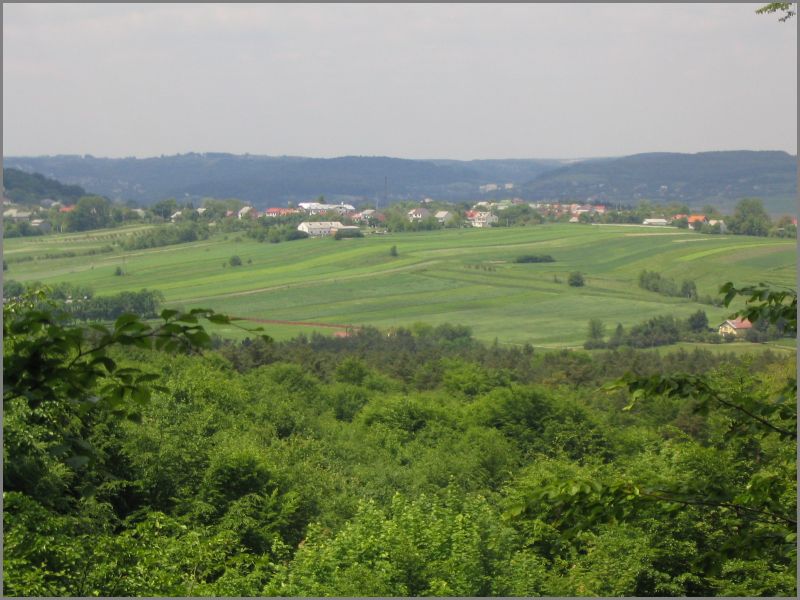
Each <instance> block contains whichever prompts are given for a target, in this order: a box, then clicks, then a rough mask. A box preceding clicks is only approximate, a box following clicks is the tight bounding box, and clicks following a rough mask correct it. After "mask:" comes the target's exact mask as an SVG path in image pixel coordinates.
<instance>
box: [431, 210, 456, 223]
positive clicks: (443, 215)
mask: <svg viewBox="0 0 800 600" xmlns="http://www.w3.org/2000/svg"><path fill="white" fill-rule="evenodd" d="M434 217H436V220H437V221H439V223H441V224H442V225H444V224H445V223H449V222H450V221H452V220H453V219H454V218H455V215H453V213H451V212H450V211H449V210H440V211H438V212H437V213H436V214H435V215H434Z"/></svg>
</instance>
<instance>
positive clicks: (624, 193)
mask: <svg viewBox="0 0 800 600" xmlns="http://www.w3.org/2000/svg"><path fill="white" fill-rule="evenodd" d="M4 160H5V163H6V165H7V166H9V167H14V168H16V169H21V170H23V171H26V172H38V173H43V174H44V175H46V176H47V177H52V178H55V179H58V180H59V181H63V182H65V183H70V184H77V185H80V186H82V187H84V188H86V189H91V190H93V191H94V192H96V193H100V194H103V195H105V196H108V197H109V198H112V199H120V200H134V201H137V202H140V203H142V204H151V203H153V202H157V201H159V200H163V199H164V198H176V199H177V200H195V201H196V200H199V199H200V198H203V197H215V198H239V199H242V200H246V201H248V202H251V203H253V204H254V205H255V206H256V207H258V208H263V207H266V206H277V205H285V204H287V203H289V202H298V201H304V200H310V199H314V198H316V197H317V196H319V195H324V196H325V197H326V198H327V199H328V200H331V201H339V200H346V201H350V202H355V203H358V202H374V201H375V200H378V201H380V202H381V203H382V202H383V199H384V181H385V180H388V196H389V201H390V202H391V201H397V200H407V199H413V200H419V199H422V198H424V197H426V196H429V197H431V198H436V199H442V200H451V201H460V200H468V201H472V200H477V199H492V198H502V197H508V196H510V195H511V196H517V197H521V198H524V199H526V200H539V199H549V200H570V201H579V202H583V201H587V200H594V201H601V202H608V203H623V204H636V203H637V202H638V201H639V200H642V199H648V200H651V201H653V202H682V203H686V204H688V205H689V206H690V207H698V208H699V207H701V206H702V205H704V204H714V205H716V206H718V207H720V208H723V209H725V210H730V209H731V208H732V207H733V206H734V205H735V203H736V202H737V201H738V200H739V199H740V198H743V197H749V196H756V197H759V198H762V199H763V200H764V203H765V206H766V207H767V210H769V211H770V212H772V213H774V214H779V213H786V212H795V205H796V197H797V157H795V156H791V155H789V154H786V153H785V152H755V151H733V152H701V153H698V154H676V153H653V154H636V155H633V156H626V157H622V158H601V159H589V160H581V161H571V162H570V163H569V164H566V161H562V160H535V159H508V160H472V161H458V160H407V159H400V158H389V157H364V156H345V157H340V158H330V159H322V158H303V157H288V156H282V157H271V156H256V155H235V154H224V153H205V154H195V153H190V154H180V155H175V156H161V157H155V158H144V159H137V158H120V159H111V158H95V157H92V156H42V157H6V158H5V159H4ZM491 183H494V184H498V185H499V186H500V189H498V190H495V191H491V192H482V191H481V190H480V186H483V185H486V184H491ZM502 184H513V189H511V190H507V189H503V186H502Z"/></svg>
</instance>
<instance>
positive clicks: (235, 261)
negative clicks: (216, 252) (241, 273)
mask: <svg viewBox="0 0 800 600" xmlns="http://www.w3.org/2000/svg"><path fill="white" fill-rule="evenodd" d="M228 262H229V263H230V265H231V266H232V267H241V266H242V259H241V258H239V256H238V255H237V254H234V255H233V256H231V257H230V259H228Z"/></svg>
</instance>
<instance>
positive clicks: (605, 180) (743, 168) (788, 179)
mask: <svg viewBox="0 0 800 600" xmlns="http://www.w3.org/2000/svg"><path fill="white" fill-rule="evenodd" d="M523 192H524V194H525V195H526V196H527V197H532V198H536V199H545V198H556V199H574V198H593V199H596V200H598V201H606V202H612V203H613V202H622V203H635V202H637V201H638V200H641V199H649V200H652V201H669V202H685V203H687V204H689V205H691V206H698V207H699V206H701V205H703V204H714V205H717V206H720V207H722V208H727V209H730V208H732V206H733V205H734V204H735V203H736V201H737V200H739V199H740V198H744V197H758V198H762V199H764V200H765V205H766V206H767V208H768V210H770V211H771V212H774V213H780V212H793V207H794V200H795V198H796V196H797V157H795V156H791V155H789V154H787V153H785V152H752V151H735V152H701V153H698V154H675V153H651V154H635V155H633V156H626V157H623V158H617V159H604V160H593V161H584V162H580V163H577V164H572V165H569V166H566V167H562V168H559V169H555V170H552V171H549V172H547V173H543V174H542V175H540V176H538V177H537V178H535V179H533V180H532V181H530V182H528V184H526V185H525V186H524V187H523Z"/></svg>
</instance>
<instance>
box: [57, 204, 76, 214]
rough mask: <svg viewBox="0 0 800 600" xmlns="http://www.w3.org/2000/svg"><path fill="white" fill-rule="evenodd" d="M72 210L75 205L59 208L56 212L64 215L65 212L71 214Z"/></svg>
mask: <svg viewBox="0 0 800 600" xmlns="http://www.w3.org/2000/svg"><path fill="white" fill-rule="evenodd" d="M73 210H75V205H74V204H70V205H69V206H62V207H61V208H59V209H58V212H62V213H66V212H72V211H73Z"/></svg>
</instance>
